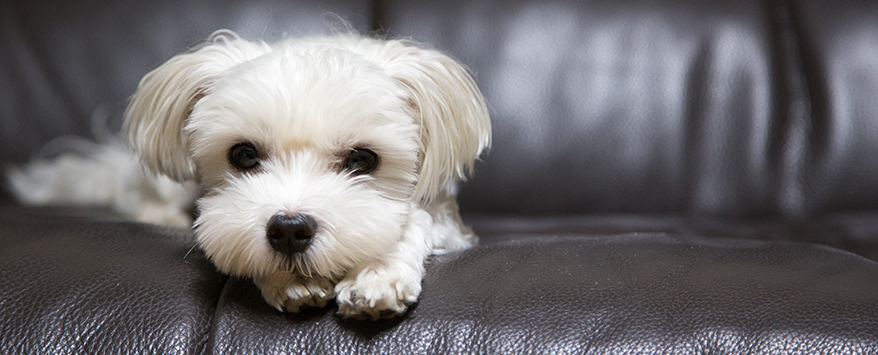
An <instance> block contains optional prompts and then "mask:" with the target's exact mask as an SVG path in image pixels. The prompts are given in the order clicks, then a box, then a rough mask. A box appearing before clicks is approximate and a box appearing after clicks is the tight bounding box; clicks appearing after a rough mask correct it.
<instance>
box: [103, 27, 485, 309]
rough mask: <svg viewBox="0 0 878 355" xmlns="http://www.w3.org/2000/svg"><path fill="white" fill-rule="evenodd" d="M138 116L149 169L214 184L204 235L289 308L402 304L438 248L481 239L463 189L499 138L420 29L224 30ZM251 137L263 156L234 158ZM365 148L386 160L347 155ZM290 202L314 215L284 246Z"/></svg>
mask: <svg viewBox="0 0 878 355" xmlns="http://www.w3.org/2000/svg"><path fill="white" fill-rule="evenodd" d="M125 126H126V129H127V132H128V138H129V141H130V142H131V145H132V146H133V148H134V150H135V151H136V152H137V154H138V155H139V157H140V161H141V162H142V163H143V165H144V166H146V167H147V168H148V169H149V170H151V171H153V172H155V173H158V174H160V175H165V176H168V177H170V178H172V179H174V180H177V181H189V180H196V181H197V182H199V183H201V184H203V185H205V186H206V187H207V188H208V190H207V192H206V193H205V195H204V196H203V197H202V198H201V199H199V200H198V202H197V204H198V210H199V212H200V215H199V217H198V218H197V220H196V221H195V232H196V236H197V239H198V243H199V245H200V246H201V248H203V249H204V250H205V252H206V254H207V255H208V257H209V258H210V259H211V260H212V261H213V263H214V264H215V265H216V266H217V268H218V269H220V270H221V271H223V272H225V273H229V274H233V275H238V276H243V277H252V278H253V279H254V281H255V283H256V284H257V285H258V286H259V287H260V289H261V290H262V294H263V296H264V297H265V299H266V301H267V302H268V303H269V304H271V305H272V306H274V307H276V308H277V309H279V310H287V311H292V312H298V311H299V310H300V309H301V307H302V306H318V307H322V306H324V305H326V302H327V301H328V300H331V299H332V298H333V297H334V298H335V299H336V302H337V303H338V306H339V313H340V314H342V315H343V316H347V317H361V318H372V319H374V318H378V317H384V316H394V315H398V314H401V313H403V312H405V310H406V309H407V307H408V305H410V304H411V303H413V302H416V301H417V298H418V295H419V293H420V290H421V280H422V278H423V276H424V262H425V258H426V257H427V256H428V255H429V254H431V253H441V252H445V251H453V250H458V249H461V248H466V247H469V246H471V245H473V243H475V241H476V238H475V236H474V235H473V234H472V232H471V231H470V230H469V229H468V228H467V227H465V226H464V225H463V224H462V222H461V220H460V217H459V214H458V211H457V203H456V202H455V196H454V195H455V193H456V185H457V183H458V181H459V180H461V179H463V178H465V177H466V175H467V174H468V173H469V172H470V171H471V170H472V166H473V163H474V162H475V160H476V159H477V157H478V155H479V154H480V153H481V152H482V151H483V150H484V149H485V148H486V147H487V146H488V145H489V142H490V130H491V128H490V121H489V118H488V112H487V109H486V106H485V102H484V99H483V98H482V95H481V93H480V92H479V90H478V88H477V87H476V85H475V83H474V82H473V80H472V78H471V77H470V76H469V74H467V72H466V70H465V69H464V68H463V67H461V66H460V65H459V64H457V63H456V62H455V61H454V60H452V59H451V58H449V57H448V56H446V55H444V54H441V53H439V52H437V51H434V50H429V49H424V48H422V47H420V46H418V45H417V44H414V43H411V42H408V41H399V40H379V39H373V38H366V37H362V36H359V35H356V34H339V35H333V36H326V37H313V38H301V39H289V40H286V41H283V42H281V43H278V44H273V45H269V44H266V43H262V42H251V41H246V40H243V39H240V38H239V37H238V36H237V35H235V34H234V33H231V32H228V31H225V32H218V33H217V34H215V35H214V36H213V37H212V38H211V39H210V40H209V41H208V42H207V43H206V44H204V45H202V46H200V47H197V48H196V49H194V50H193V51H190V52H188V53H184V54H180V55H178V56H176V57H174V58H171V59H170V60H169V61H168V62H166V63H165V64H163V65H161V66H160V67H158V68H157V69H155V70H154V71H152V72H151V73H149V74H147V75H146V76H145V77H144V78H143V80H142V81H141V82H140V85H139V86H138V89H137V92H136V93H135V95H134V97H133V100H132V102H131V104H130V106H129V107H128V110H127V111H126V122H125ZM242 142H247V143H251V144H253V145H254V146H255V147H256V148H257V150H258V151H259V159H260V167H259V168H258V169H257V170H254V171H247V172H242V171H239V170H237V169H235V168H233V167H232V166H231V164H230V163H229V161H228V154H229V150H230V148H231V147H232V146H234V145H235V144H238V143H242ZM363 147H365V148H368V149H370V150H372V151H374V152H375V153H377V154H378V156H379V165H378V168H377V169H376V170H375V171H373V172H371V173H369V174H366V175H359V176H355V175H352V174H350V173H349V172H347V171H345V170H344V169H342V168H341V164H342V162H343V161H344V159H345V155H346V154H347V153H348V152H350V151H351V150H352V149H353V148H363ZM101 174H103V173H101ZM278 213H286V214H307V215H309V216H311V217H313V218H314V220H315V221H316V223H317V225H318V228H317V230H316V233H315V236H314V237H313V238H312V242H311V244H310V246H309V247H308V249H307V250H305V251H304V252H302V253H299V254H296V255H294V257H290V256H286V255H283V254H281V253H279V252H276V251H274V250H273V249H272V247H271V245H270V243H269V242H268V240H267V238H266V225H267V223H268V221H269V219H270V218H271V217H272V216H274V215H276V214H278Z"/></svg>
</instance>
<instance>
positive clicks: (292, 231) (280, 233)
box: [266, 213, 317, 256]
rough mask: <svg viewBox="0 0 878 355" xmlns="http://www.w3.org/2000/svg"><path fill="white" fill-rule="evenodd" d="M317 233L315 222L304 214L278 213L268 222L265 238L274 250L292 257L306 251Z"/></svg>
mask: <svg viewBox="0 0 878 355" xmlns="http://www.w3.org/2000/svg"><path fill="white" fill-rule="evenodd" d="M316 231H317V222H316V221H315V220H314V218H312V217H311V216H309V215H306V214H292V215H290V214H284V213H279V214H276V215H274V216H272V217H271V219H269V220H268V225H267V227H266V237H268V243H269V244H271V247H272V248H274V250H277V251H278V252H280V253H283V254H284V255H287V256H293V255H295V254H298V253H301V252H303V251H305V249H308V245H310V244H311V239H312V238H313V237H314V233H315V232H316Z"/></svg>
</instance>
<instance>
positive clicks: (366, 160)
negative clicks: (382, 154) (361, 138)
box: [344, 148, 378, 175]
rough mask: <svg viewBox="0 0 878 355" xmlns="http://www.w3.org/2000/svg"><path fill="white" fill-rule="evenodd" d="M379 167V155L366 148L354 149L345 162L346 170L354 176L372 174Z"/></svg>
mask: <svg viewBox="0 0 878 355" xmlns="http://www.w3.org/2000/svg"><path fill="white" fill-rule="evenodd" d="M377 167H378V155H377V154H375V152H373V151H371V150H369V149H366V148H354V149H353V150H351V152H350V153H349V154H348V156H347V158H345V160H344V168H345V169H347V170H349V171H350V172H351V173H353V174H354V175H363V174H368V173H371V172H373V171H375V168H377Z"/></svg>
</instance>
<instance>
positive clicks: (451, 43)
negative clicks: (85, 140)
mask: <svg viewBox="0 0 878 355" xmlns="http://www.w3.org/2000/svg"><path fill="white" fill-rule="evenodd" d="M338 18H343V19H346V20H347V21H348V22H349V24H350V25H351V26H352V27H354V28H356V29H358V30H360V31H364V32H365V31H371V30H381V31H383V32H384V33H387V34H388V35H389V36H392V37H412V38H414V39H415V40H418V41H421V42H426V43H430V44H432V45H433V46H434V47H436V48H439V49H441V50H444V51H446V52H448V53H450V54H451V55H453V56H454V57H456V58H458V59H459V60H460V61H462V62H463V63H466V64H467V65H468V66H469V67H470V68H471V69H472V71H473V73H474V76H475V78H476V81H477V82H478V83H479V85H480V87H481V88H482V90H483V91H484V93H485V95H486V97H487V100H488V102H489V105H490V109H491V113H492V117H493V121H494V137H495V141H494V145H493V149H492V150H491V151H490V153H489V154H488V155H486V156H485V157H484V158H483V160H482V161H481V162H480V163H479V164H478V165H477V167H476V175H475V177H473V178H472V179H471V180H469V181H468V182H467V183H466V184H465V185H464V186H463V188H462V191H461V193H460V198H459V201H460V204H461V208H462V211H463V215H464V219H465V220H466V221H467V222H468V223H470V224H471V225H472V226H473V228H474V229H475V230H476V232H477V233H478V234H479V235H480V237H481V242H480V245H478V246H477V247H475V248H473V249H470V250H466V251H463V252H459V253H453V254H449V255H443V256H438V257H434V258H432V259H431V260H430V262H429V265H428V268H427V275H426V278H425V280H424V283H423V293H422V295H421V298H420V301H419V303H417V305H416V306H414V307H413V308H412V309H411V310H410V311H409V312H408V313H406V314H405V315H404V316H403V317H399V318H395V319H389V320H380V321H377V322H372V321H358V320H348V319H343V318H340V317H339V316H337V315H336V314H335V306H329V307H327V308H325V309H323V308H318V309H309V310H307V311H305V312H304V313H301V314H289V313H279V312H277V311H276V310H274V309H273V308H271V307H270V306H268V305H267V304H266V303H265V302H263V301H262V299H261V296H260V294H259V292H258V290H257V288H256V287H255V286H254V285H253V284H252V282H250V281H248V280H244V279H238V278H234V277H227V276H224V275H222V274H220V273H218V272H217V271H216V270H215V269H214V267H213V266H212V265H211V264H210V263H209V261H207V260H206V259H205V257H204V254H203V253H202V252H200V251H199V250H197V249H194V248H193V245H194V244H193V243H192V239H191V237H192V234H191V232H190V231H187V230H182V229H176V228H171V227H163V226H157V225H150V224H141V223H134V222H130V221H126V220H125V219H123V218H121V217H119V216H117V215H114V214H113V213H111V212H109V211H106V210H102V209H99V208H81V207H71V206H56V207H23V206H19V205H18V204H16V203H15V202H14V201H12V200H11V198H10V197H9V196H8V195H5V197H4V198H3V199H2V201H3V202H2V203H0V353H2V354H200V353H220V354H225V353H229V354H262V353H288V354H327V353H341V354H360V353H378V354H416V353H430V354H470V353H492V354H496V353H500V354H524V353H528V354H566V353H570V354H878V3H875V2H864V1H853V0H838V1H819V0H741V1H719V0H660V1H648V2H644V1H633V0H620V1H598V0H585V1H575V0H553V1H542V0H503V1H500V0H474V1H459V0H451V1H402V0H372V1H356V0H333V1H302V0H298V1H296V0H294V1H272V0H254V1H246V2H236V1H226V0H223V1H208V0H153V1H148V2H146V1H136V0H89V1H82V0H71V1H60V0H9V1H4V2H0V52H2V55H0V149H2V150H0V163H2V164H19V163H22V162H24V161H26V160H28V159H29V158H30V157H32V156H35V155H37V154H40V153H39V152H40V149H41V148H40V147H42V146H43V145H44V144H46V143H47V142H49V141H50V140H52V139H53V138H55V137H59V136H64V135H79V136H86V137H92V138H96V137H95V135H100V134H96V132H97V133H100V132H105V131H110V132H112V131H113V130H117V129H119V127H120V126H121V112H122V111H123V110H124V107H125V104H126V103H127V101H126V99H127V98H128V96H129V95H131V94H132V93H133V91H134V88H135V86H136V84H137V82H138V80H139V78H140V77H141V76H142V75H143V74H145V73H146V72H148V71H149V70H150V69H152V68H154V67H155V66H157V65H159V64H160V63H162V62H163V61H164V60H167V59H168V58H170V57H171V56H172V55H174V54H175V53H178V52H180V51H183V50H185V49H186V48H187V47H189V46H191V45H194V44H197V43H198V42H200V41H202V40H203V39H205V38H206V37H207V36H208V35H209V34H210V33H211V32H213V31H214V30H216V29H219V28H230V29H233V30H236V31H238V32H240V33H241V34H242V35H243V36H244V37H246V38H251V39H259V38H265V39H269V40H271V39H277V38H281V37H284V36H298V35H303V34H309V33H322V32H326V31H331V30H332V29H333V28H337V27H338V26H341V24H340V21H339V20H338ZM95 117H98V118H105V119H106V124H105V125H106V126H107V128H105V129H93V128H92V126H99V127H100V128H103V122H102V121H101V120H100V119H95ZM95 121H97V122H98V123H99V124H94V122H95Z"/></svg>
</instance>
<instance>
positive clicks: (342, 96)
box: [184, 44, 419, 277]
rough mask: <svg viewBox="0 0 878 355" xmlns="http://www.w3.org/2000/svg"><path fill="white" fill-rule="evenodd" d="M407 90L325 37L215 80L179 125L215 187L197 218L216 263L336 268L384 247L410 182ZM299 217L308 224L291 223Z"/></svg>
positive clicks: (396, 230) (262, 269)
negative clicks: (325, 39)
mask: <svg viewBox="0 0 878 355" xmlns="http://www.w3.org/2000/svg"><path fill="white" fill-rule="evenodd" d="M318 63H319V64H318ZM404 96H405V94H404V92H403V91H402V90H401V89H400V88H399V87H398V86H397V85H396V83H394V82H393V80H392V79H391V78H390V77H389V76H388V75H387V74H386V73H385V72H384V71H383V70H381V69H380V68H378V67H377V66H376V65H375V64H373V63H370V62H367V61H365V60H364V59H363V58H360V57H359V56H356V55H354V54H352V53H350V52H349V51H345V50H341V49H338V48H334V47H332V46H326V45H322V44H305V45H291V46H288V47H286V48H281V49H277V50H275V51H273V52H271V53H268V54H266V55H264V56H262V57H260V58H257V59H255V60H253V61H251V62H248V63H245V64H243V65H240V66H238V67H236V68H235V69H234V70H229V71H228V72H227V73H225V74H224V75H223V76H221V77H220V78H218V80H217V81H216V82H215V84H214V86H213V87H212V89H211V91H210V92H209V93H206V94H204V97H203V98H201V99H200V100H199V101H198V102H197V103H196V104H195V106H194V107H193V110H192V113H191V114H190V116H189V120H188V122H187V124H186V125H185V127H184V130H185V131H186V132H187V134H188V136H189V139H190V144H191V151H192V159H193V161H194V162H195V165H196V170H197V171H199V172H200V177H201V180H202V181H203V182H205V183H206V184H207V185H208V186H210V187H211V190H210V191H209V192H208V194H207V196H206V197H204V198H203V199H202V200H201V201H200V202H199V209H200V212H201V214H200V216H199V217H198V220H197V222H196V225H197V231H198V239H199V243H200V244H201V246H202V247H203V248H204V249H205V250H206V251H207V253H208V255H210V256H211V258H212V259H213V261H214V262H215V263H216V265H217V266H218V267H219V268H220V269H221V270H222V271H225V272H229V273H234V274H238V275H250V276H260V274H263V273H270V272H274V271H275V270H277V269H282V270H284V269H285V270H296V271H297V272H299V273H302V274H304V275H309V274H311V273H317V274H319V275H322V276H324V277H338V276H339V275H341V274H342V273H343V272H344V271H345V270H347V269H349V268H351V267H352V266H354V265H356V264H359V263H360V262H362V261H364V259H366V258H369V257H371V256H373V255H377V254H379V253H381V252H382V251H385V250H389V249H392V247H393V243H395V242H396V241H397V239H398V238H399V235H400V234H401V228H402V226H403V225H404V224H405V222H406V218H405V216H406V214H407V213H408V210H409V208H410V202H409V197H410V196H411V195H412V192H413V190H414V186H415V182H416V181H417V180H416V178H417V175H416V171H417V167H418V152H419V146H418V126H417V125H416V124H415V121H414V120H413V119H412V113H411V110H412V108H411V107H410V106H409V105H408V104H407V103H406V102H405V101H404V100H403V97H404ZM296 219H298V221H295V220H296ZM291 220H293V221H292V222H291ZM297 223H298V224H302V225H301V226H296V224H297ZM285 224H286V225H285ZM306 224H307V225H306ZM291 225H292V226H291ZM298 227H301V228H302V229H310V230H307V231H298V233H299V235H298V236H297V235H296V233H297V231H296V230H293V231H292V232H290V231H289V229H296V228H298ZM284 228H286V229H288V230H287V231H284ZM267 231H268V236H267V235H266V233H267ZM272 233H274V234H272ZM284 233H292V234H293V235H291V236H285V235H284ZM267 237H268V238H270V239H269V240H268V242H266V238H267Z"/></svg>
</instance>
